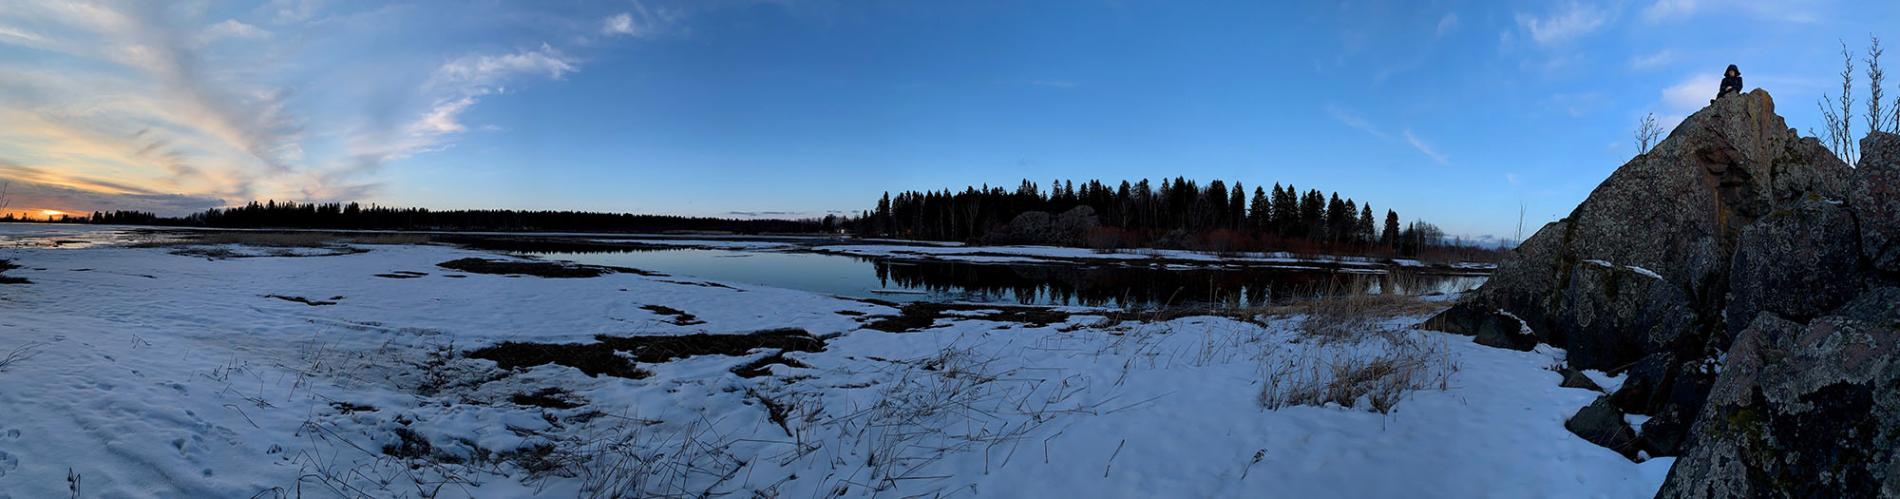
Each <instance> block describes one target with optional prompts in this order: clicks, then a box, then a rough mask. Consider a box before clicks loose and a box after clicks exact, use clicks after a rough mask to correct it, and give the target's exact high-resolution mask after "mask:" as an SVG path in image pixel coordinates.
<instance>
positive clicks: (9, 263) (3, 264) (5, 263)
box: [0, 260, 33, 284]
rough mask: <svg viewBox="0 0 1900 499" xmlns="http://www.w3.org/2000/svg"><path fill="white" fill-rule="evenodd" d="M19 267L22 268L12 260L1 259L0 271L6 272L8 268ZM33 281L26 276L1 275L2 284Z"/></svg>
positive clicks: (29, 282) (0, 281)
mask: <svg viewBox="0 0 1900 499" xmlns="http://www.w3.org/2000/svg"><path fill="white" fill-rule="evenodd" d="M17 268H20V266H18V265H14V264H13V262H12V261H9V260H0V272H6V271H8V270H13V269H17ZM32 283H33V281H29V280H26V278H24V277H8V276H4V275H0V284H32Z"/></svg>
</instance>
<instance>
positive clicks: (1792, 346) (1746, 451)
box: [1657, 288, 1900, 498]
mask: <svg viewBox="0 0 1900 499" xmlns="http://www.w3.org/2000/svg"><path fill="white" fill-rule="evenodd" d="M1706 404H1707V405H1706V406H1705V407H1704V408H1703V410H1702V413H1701V415H1700V416H1699V417H1698V418H1697V419H1696V423H1695V426H1694V429H1693V430H1692V432H1691V435H1690V440H1691V441H1690V444H1689V446H1688V450H1687V452H1686V453H1685V454H1683V456H1682V457H1681V458H1680V459H1678V460H1677V461H1676V464H1675V466H1674V467H1672V468H1671V469H1670V473H1669V478H1668V480H1667V481H1666V482H1665V483H1664V484H1663V488H1662V490H1661V491H1660V492H1658V494H1657V497H1695V498H1703V497H1711V498H1713V497H1900V459H1896V453H1895V449H1896V447H1900V288H1879V289H1875V290H1871V291H1868V292H1865V293H1862V294H1861V295H1860V296H1858V297H1856V298H1855V299H1854V301H1852V302H1850V303H1848V304H1847V305H1845V306H1843V307H1841V308H1840V309H1839V310H1837V311H1835V312H1834V313H1833V314H1831V315H1827V316H1823V317H1820V318H1817V319H1814V320H1812V321H1810V322H1809V323H1807V324H1806V325H1802V324H1799V323H1796V322H1792V321H1789V320H1786V319H1783V318H1781V317H1779V316H1776V315H1775V314H1773V313H1763V314H1759V315H1758V316H1757V317H1756V318H1755V320H1754V321H1752V322H1751V323H1750V325H1749V326H1748V327H1747V328H1745V329H1744V330H1743V331H1742V333H1741V335H1740V336H1738V337H1737V339H1736V341H1735V344H1734V346H1733V348H1731V349H1730V350H1729V352H1728V358H1727V364H1726V366H1725V369H1724V370H1723V371H1722V373H1721V375H1720V377H1718V378H1717V379H1716V382H1715V385H1714V387H1713V388H1712V390H1711V391H1710V394H1709V396H1708V400H1707V403H1706Z"/></svg>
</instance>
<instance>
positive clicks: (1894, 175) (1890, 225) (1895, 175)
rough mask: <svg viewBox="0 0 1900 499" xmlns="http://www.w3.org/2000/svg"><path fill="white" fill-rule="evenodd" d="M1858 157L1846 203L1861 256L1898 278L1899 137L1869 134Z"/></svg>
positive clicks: (1889, 134) (1876, 133) (1899, 231)
mask: <svg viewBox="0 0 1900 499" xmlns="http://www.w3.org/2000/svg"><path fill="white" fill-rule="evenodd" d="M1860 153H1861V154H1860V168H1857V169H1855V171H1854V183H1853V189H1852V193H1851V194H1850V195H1849V198H1850V199H1849V202H1850V203H1851V204H1852V205H1853V207H1854V215H1855V216H1856V217H1858V218H1859V219H1860V243H1861V252H1862V254H1864V255H1865V256H1866V258H1867V261H1868V262H1869V263H1872V264H1873V266H1874V268H1875V269H1879V270H1880V271H1882V272H1886V273H1888V274H1889V275H1894V274H1900V135H1894V134H1891V133H1884V132H1874V133H1872V134H1869V135H1868V136H1867V138H1865V139H1861V141H1860Z"/></svg>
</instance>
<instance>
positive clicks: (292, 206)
mask: <svg viewBox="0 0 1900 499" xmlns="http://www.w3.org/2000/svg"><path fill="white" fill-rule="evenodd" d="M67 221H74V222H88V223H95V224H125V225H170V226H190V227H216V228H245V229H253V228H287V229H375V230H492V231H565V232H653V231H678V230H705V231H723V232H741V233H766V232H820V231H833V230H840V229H842V228H843V227H844V226H845V223H846V220H844V219H843V218H841V217H837V216H827V217H825V218H823V219H806V220H781V219H756V220H754V219H731V218H712V217H681V216H671V215H638V214H631V213H596V212H584V211H522V210H442V211H436V210H430V209H427V208H393V207H386V206H376V205H368V206H364V205H361V204H358V203H347V204H346V203H297V202H278V201H266V202H262V203H259V202H255V201H253V202H251V203H250V204H246V205H244V206H236V207H230V208H212V209H209V210H205V211H202V212H198V213H193V214H191V215H186V216H183V217H161V216H158V215H156V214H152V213H148V212H142V211H110V212H93V213H92V215H91V216H89V217H84V218H78V217H75V218H71V219H67Z"/></svg>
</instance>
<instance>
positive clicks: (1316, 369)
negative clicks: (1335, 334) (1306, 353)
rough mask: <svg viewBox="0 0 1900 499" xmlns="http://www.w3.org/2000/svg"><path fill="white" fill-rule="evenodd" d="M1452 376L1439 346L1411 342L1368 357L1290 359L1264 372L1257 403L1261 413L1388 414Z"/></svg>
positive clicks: (1447, 383) (1452, 366)
mask: <svg viewBox="0 0 1900 499" xmlns="http://www.w3.org/2000/svg"><path fill="white" fill-rule="evenodd" d="M1457 370H1458V366H1457V363H1456V362H1455V361H1454V360H1452V358H1451V356H1450V355H1449V352H1447V350H1446V348H1445V344H1444V343H1443V342H1442V341H1441V342H1436V343H1433V342H1428V341H1423V340H1419V341H1411V342H1403V343H1399V344H1394V345H1391V346H1390V348H1387V349H1385V350H1383V351H1379V352H1376V353H1373V354H1371V355H1351V354H1336V355H1333V356H1330V357H1326V358H1320V359H1312V358H1294V359H1285V360H1280V361H1279V362H1271V363H1269V365H1267V366H1266V373H1265V376H1264V378H1265V379H1264V382H1263V383H1262V385H1261V389H1260V394H1259V401H1260V405H1261V406H1262V407H1265V408H1267V409H1279V408H1282V407H1288V406H1296V405H1311V406H1324V405H1327V404H1329V403H1331V404H1337V405H1339V406H1341V407H1359V406H1361V400H1362V399H1363V400H1364V404H1363V405H1364V406H1365V407H1366V408H1368V409H1370V410H1372V411H1373V412H1377V413H1380V414H1385V413H1389V412H1391V411H1392V409H1393V407H1395V406H1397V405H1398V403H1399V400H1401V399H1403V398H1404V396H1405V394H1406V393H1407V392H1412V391H1418V390H1428V389H1437V390H1444V389H1447V388H1449V387H1450V383H1451V376H1452V374H1453V373H1456V372H1457Z"/></svg>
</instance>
